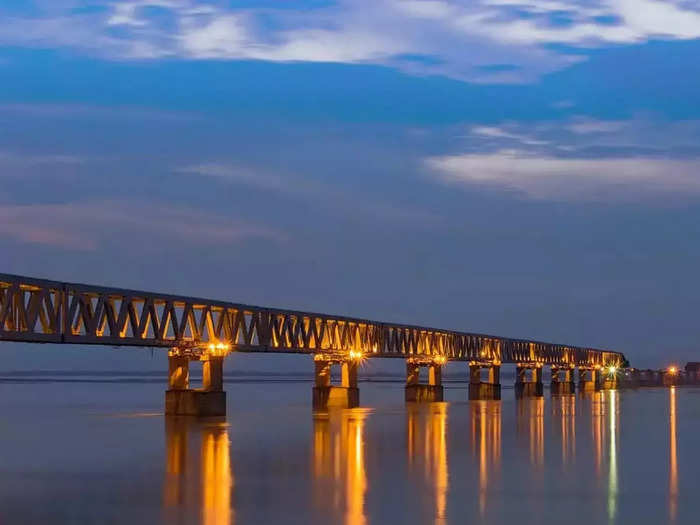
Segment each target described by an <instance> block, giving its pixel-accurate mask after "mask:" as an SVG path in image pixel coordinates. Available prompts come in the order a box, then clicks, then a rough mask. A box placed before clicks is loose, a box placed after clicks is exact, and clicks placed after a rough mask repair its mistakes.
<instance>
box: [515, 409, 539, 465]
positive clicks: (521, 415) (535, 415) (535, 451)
mask: <svg viewBox="0 0 700 525" xmlns="http://www.w3.org/2000/svg"><path fill="white" fill-rule="evenodd" d="M516 405H517V419H516V429H517V432H518V436H519V437H520V438H521V439H523V438H525V440H526V441H527V444H528V448H529V451H530V463H531V464H532V466H533V470H534V471H535V472H539V471H541V470H542V468H543V466H544V398H541V397H533V398H523V399H519V400H518V401H517V403H516Z"/></svg>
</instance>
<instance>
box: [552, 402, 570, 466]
mask: <svg viewBox="0 0 700 525" xmlns="http://www.w3.org/2000/svg"><path fill="white" fill-rule="evenodd" d="M552 420H553V423H554V425H553V426H554V429H555V433H557V434H558V435H559V438H560V440H561V461H562V465H563V468H564V471H566V470H567V467H568V466H569V464H570V463H572V462H573V461H574V460H575V459H576V396H574V395H568V396H557V397H553V398H552ZM557 423H558V424H557Z"/></svg>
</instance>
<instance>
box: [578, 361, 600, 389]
mask: <svg viewBox="0 0 700 525" xmlns="http://www.w3.org/2000/svg"><path fill="white" fill-rule="evenodd" d="M600 377H601V371H600V369H597V368H593V367H583V366H580V367H579V369H578V389H579V392H596V391H597V390H600V386H601V383H600Z"/></svg>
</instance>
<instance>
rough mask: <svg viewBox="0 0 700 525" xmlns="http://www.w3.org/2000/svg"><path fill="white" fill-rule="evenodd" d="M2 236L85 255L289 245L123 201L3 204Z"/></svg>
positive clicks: (234, 225)
mask: <svg viewBox="0 0 700 525" xmlns="http://www.w3.org/2000/svg"><path fill="white" fill-rule="evenodd" d="M0 237H5V238H11V239H14V240H17V241H20V242H23V243H29V244H40V245H48V246H58V247H61V248H68V249H73V250H85V251H92V250H97V249H99V248H102V247H106V246H111V245H114V244H115V243H116V244H120V245H124V246H130V247H131V248H134V249H149V248H150V247H152V246H155V245H162V244H172V243H178V245H180V246H181V248H182V249H183V250H184V249H188V248H190V247H193V246H195V247H196V246H200V247H201V246H216V245H222V244H234V243H238V242H241V241H243V240H246V239H251V238H258V239H264V240H267V241H272V242H283V241H284V240H285V236H284V234H282V233H281V232H278V231H275V230H272V229H269V228H267V227H265V226H260V225H255V224H250V223H246V222H244V221H240V220H237V219H231V218H229V217H224V216H220V215H215V214H211V213H204V212H200V211H196V210H191V209H185V208H182V207H178V208H169V207H165V206H162V205H158V204H153V203H149V202H142V203H138V202H122V201H105V202H74V203H61V204H29V205H0Z"/></svg>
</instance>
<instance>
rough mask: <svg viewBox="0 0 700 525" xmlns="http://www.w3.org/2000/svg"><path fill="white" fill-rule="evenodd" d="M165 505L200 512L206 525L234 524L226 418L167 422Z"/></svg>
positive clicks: (168, 420) (169, 508)
mask: <svg viewBox="0 0 700 525" xmlns="http://www.w3.org/2000/svg"><path fill="white" fill-rule="evenodd" d="M165 450H166V463H165V481H164V491H163V492H164V494H163V505H164V507H165V510H166V516H168V511H170V510H173V509H177V508H183V507H185V508H190V509H192V508H195V509H196V508H200V509H201V523H202V524H203V525H225V524H229V523H233V522H234V520H233V509H232V505H231V491H232V489H233V470H232V468H231V460H230V443H229V437H228V430H227V424H226V420H225V418H221V419H218V418H217V419H211V420H203V421H197V420H196V419H193V418H188V417H167V418H165Z"/></svg>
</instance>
